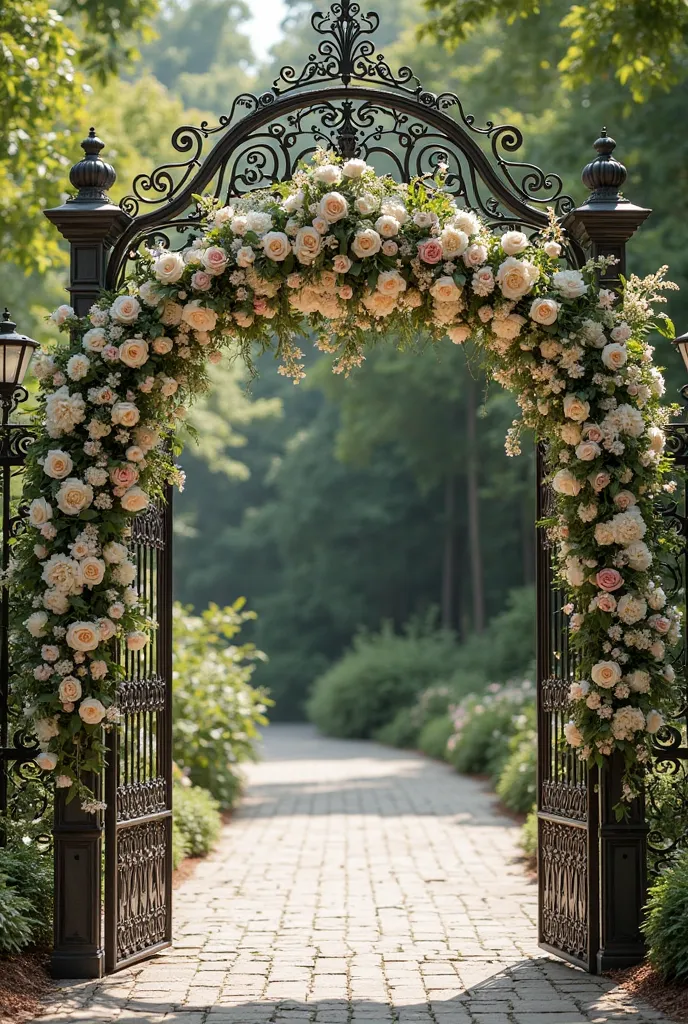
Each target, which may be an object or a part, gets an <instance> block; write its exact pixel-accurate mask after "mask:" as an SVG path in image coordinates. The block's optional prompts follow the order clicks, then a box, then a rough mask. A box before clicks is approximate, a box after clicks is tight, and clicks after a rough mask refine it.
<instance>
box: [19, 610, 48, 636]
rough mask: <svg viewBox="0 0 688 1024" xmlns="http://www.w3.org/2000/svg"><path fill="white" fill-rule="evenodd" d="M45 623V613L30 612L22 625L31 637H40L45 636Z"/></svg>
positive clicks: (46, 620) (46, 619) (46, 618)
mask: <svg viewBox="0 0 688 1024" xmlns="http://www.w3.org/2000/svg"><path fill="white" fill-rule="evenodd" d="M47 622H48V616H47V615H46V614H45V612H32V613H31V615H29V617H28V619H26V621H25V622H24V625H25V626H26V628H27V630H28V631H29V633H30V634H31V636H35V637H40V636H45V627H46V625H47Z"/></svg>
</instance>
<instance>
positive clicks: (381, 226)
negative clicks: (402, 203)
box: [375, 213, 401, 238]
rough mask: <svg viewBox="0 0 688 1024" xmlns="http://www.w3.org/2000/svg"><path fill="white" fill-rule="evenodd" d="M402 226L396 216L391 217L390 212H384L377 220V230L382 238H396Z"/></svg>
mask: <svg viewBox="0 0 688 1024" xmlns="http://www.w3.org/2000/svg"><path fill="white" fill-rule="evenodd" d="M400 227H401V224H400V223H399V221H398V220H397V219H396V217H390V215H389V214H388V213H383V214H382V216H381V217H378V219H377V220H376V221H375V230H376V231H377V233H378V235H380V237H381V238H394V236H395V235H398V234H399V229H400Z"/></svg>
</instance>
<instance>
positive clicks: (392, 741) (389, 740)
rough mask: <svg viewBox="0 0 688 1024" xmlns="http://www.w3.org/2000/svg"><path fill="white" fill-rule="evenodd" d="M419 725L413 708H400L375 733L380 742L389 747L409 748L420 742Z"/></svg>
mask: <svg viewBox="0 0 688 1024" xmlns="http://www.w3.org/2000/svg"><path fill="white" fill-rule="evenodd" d="M418 731H419V730H418V726H417V725H416V722H415V721H414V719H413V716H412V714H411V708H399V710H398V711H397V713H396V715H395V716H394V718H393V719H392V721H391V722H387V724H386V725H383V726H382V728H381V729H378V730H377V732H376V733H375V739H376V740H377V742H378V743H384V744H385V746H387V747H399V748H401V749H402V750H408V749H411V748H413V747H415V746H416V745H417V743H418Z"/></svg>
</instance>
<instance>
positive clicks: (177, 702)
mask: <svg viewBox="0 0 688 1024" xmlns="http://www.w3.org/2000/svg"><path fill="white" fill-rule="evenodd" d="M243 607H244V602H243V600H239V601H235V603H234V604H233V605H230V606H228V607H226V608H219V607H218V606H217V605H215V604H211V605H210V607H209V608H207V609H206V610H205V611H204V612H202V613H201V614H200V615H194V614H193V613H192V609H191V608H188V607H186V608H185V607H183V606H182V605H180V604H176V605H175V607H174V682H173V718H172V721H173V724H172V736H173V750H174V758H175V761H176V762H177V764H178V765H179V767H180V768H181V769H182V770H183V771H185V772H186V773H187V774H188V776H189V778H190V780H191V781H192V782H193V783H194V784H195V785H196V786H202V787H203V788H204V789H207V790H208V791H209V792H210V793H212V795H213V796H214V797H215V799H216V800H217V801H218V802H219V804H220V806H221V807H222V808H225V809H226V808H230V807H232V806H233V805H234V804H235V803H236V800H237V798H238V796H239V792H240V788H241V774H240V769H239V765H240V764H241V762H242V761H248V760H253V759H254V758H255V756H256V755H255V742H256V740H257V738H258V728H259V726H261V725H266V724H267V718H266V717H265V711H266V709H267V707H268V706H269V705H270V704H271V703H272V702H271V701H270V700H269V698H268V696H267V694H266V693H265V691H264V690H261V689H254V688H253V687H252V686H251V677H252V675H253V672H254V667H255V662H256V660H259V659H262V658H264V657H265V655H264V654H263V653H262V652H261V651H258V650H256V648H255V646H254V645H253V644H250V643H247V644H239V645H237V644H236V643H234V642H233V641H234V640H235V638H236V637H237V635H238V633H239V632H240V630H241V627H242V625H243V624H244V623H245V622H247V621H249V620H251V619H253V618H254V617H255V616H254V615H253V613H252V612H247V611H244V610H243Z"/></svg>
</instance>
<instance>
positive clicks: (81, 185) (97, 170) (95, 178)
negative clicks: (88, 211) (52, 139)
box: [69, 128, 117, 203]
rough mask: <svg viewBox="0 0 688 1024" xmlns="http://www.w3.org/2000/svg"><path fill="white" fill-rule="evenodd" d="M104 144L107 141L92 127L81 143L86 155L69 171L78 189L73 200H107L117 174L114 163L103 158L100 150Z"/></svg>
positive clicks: (71, 180)
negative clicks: (99, 136) (100, 137)
mask: <svg viewBox="0 0 688 1024" xmlns="http://www.w3.org/2000/svg"><path fill="white" fill-rule="evenodd" d="M104 146H105V143H104V142H103V140H102V139H99V138H98V136H97V135H96V130H95V128H91V129H90V130H89V133H88V137H87V138H85V139H84V141H83V142H82V143H81V148H82V149H83V151H84V154H85V155H84V156H83V157H82V158H81V160H79V162H78V163H76V164H74V166H73V167H72V169H71V171H70V172H69V180H70V182H71V183H72V185H73V186H74V188H75V189H78V192H77V195H76V196H75V197H74V199H73V200H72V202H76V203H78V202H89V203H92V202H93V201H94V200H101V201H103V200H104V201H105V202H107V200H108V195H107V190H108V189H109V188H111V187H112V186H113V185H114V183H115V181H116V180H117V174H116V173H115V168H114V167H113V166H112V164H109V163H107V161H106V160H103V159H101V156H100V151H101V149H103V148H104Z"/></svg>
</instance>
